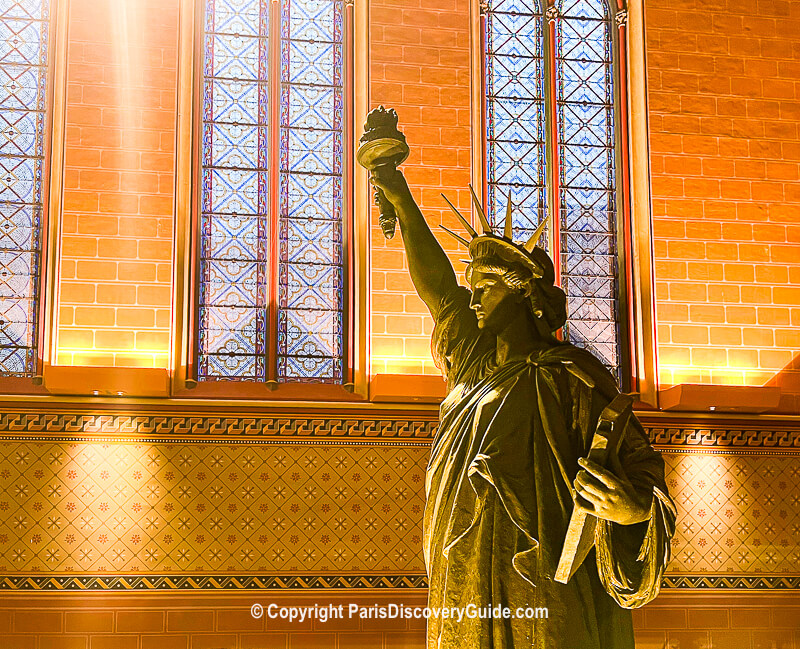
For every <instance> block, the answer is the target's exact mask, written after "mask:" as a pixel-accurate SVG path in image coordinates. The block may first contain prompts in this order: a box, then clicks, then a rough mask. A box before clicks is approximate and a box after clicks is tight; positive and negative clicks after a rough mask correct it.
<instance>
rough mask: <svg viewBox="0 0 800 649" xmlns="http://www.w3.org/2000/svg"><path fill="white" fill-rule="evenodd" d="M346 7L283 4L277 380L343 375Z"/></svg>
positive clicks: (334, 2) (299, 0)
mask: <svg viewBox="0 0 800 649" xmlns="http://www.w3.org/2000/svg"><path fill="white" fill-rule="evenodd" d="M343 10H344V3H343V2H341V1H340V0H284V2H283V5H282V11H281V97H280V102H281V104H280V105H281V118H280V167H279V169H280V183H279V187H280V211H279V216H280V226H279V228H280V232H279V236H280V250H279V260H278V261H279V273H278V277H279V289H278V293H279V294H278V368H277V369H278V380H279V381H288V380H291V381H305V380H316V381H319V380H327V381H339V382H340V381H341V380H342V376H343V372H342V342H343V316H344V309H343V305H344V291H343V288H344V265H343V258H344V254H343V250H342V240H343V236H342V234H343V233H342V225H343V219H342V216H343V197H342V167H343V165H342V158H343V135H344V124H343V121H344V110H343V106H344V96H343V76H344V41H343V32H344V15H343Z"/></svg>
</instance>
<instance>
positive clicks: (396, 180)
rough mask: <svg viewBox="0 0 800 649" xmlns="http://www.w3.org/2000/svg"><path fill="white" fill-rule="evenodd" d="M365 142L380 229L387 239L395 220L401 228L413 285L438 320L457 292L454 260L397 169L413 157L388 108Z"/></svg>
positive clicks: (374, 117) (378, 112)
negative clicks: (442, 306) (448, 299)
mask: <svg viewBox="0 0 800 649" xmlns="http://www.w3.org/2000/svg"><path fill="white" fill-rule="evenodd" d="M364 129H365V133H364V136H363V137H362V138H361V142H362V145H361V147H360V149H359V156H358V158H359V162H360V163H361V164H362V165H363V166H365V167H366V168H367V169H369V170H370V182H371V183H372V185H373V186H374V187H375V191H376V199H377V202H378V205H379V207H380V208H381V227H382V228H383V232H384V234H385V235H386V237H387V238H391V236H392V235H393V234H394V219H395V217H396V218H397V220H398V221H399V222H400V231H401V232H402V235H403V245H404V247H405V250H406V256H407V257H408V267H409V271H410V274H411V281H412V282H413V283H414V287H415V288H416V290H417V293H418V294H419V296H420V298H421V299H422V301H423V302H425V304H426V305H427V307H428V310H429V311H430V312H431V315H433V317H434V318H436V316H437V311H438V309H439V305H440V304H441V300H442V298H443V297H444V296H445V295H447V294H448V292H450V291H452V290H453V289H455V288H456V286H457V282H456V275H455V272H454V271H453V266H452V265H451V264H450V260H449V259H448V258H447V255H446V254H445V253H444V250H442V247H441V246H440V245H439V242H438V241H437V240H436V237H434V236H433V233H432V232H431V229H430V227H428V224H427V223H426V222H425V218H424V217H423V216H422V212H421V211H420V209H419V206H418V205H417V203H416V201H415V200H414V197H413V196H412V195H411V190H410V189H409V187H408V183H407V182H406V179H405V176H403V173H402V172H401V171H399V170H398V169H397V165H398V164H399V163H400V162H402V161H403V160H404V159H405V158H406V157H407V155H408V147H407V146H406V143H405V138H404V137H403V135H402V134H401V133H400V132H399V131H398V130H397V114H396V113H395V112H394V111H393V110H388V111H387V110H385V109H384V108H383V107H381V108H378V109H375V110H374V111H372V112H371V113H370V114H369V115H368V116H367V123H366V124H365V127H364Z"/></svg>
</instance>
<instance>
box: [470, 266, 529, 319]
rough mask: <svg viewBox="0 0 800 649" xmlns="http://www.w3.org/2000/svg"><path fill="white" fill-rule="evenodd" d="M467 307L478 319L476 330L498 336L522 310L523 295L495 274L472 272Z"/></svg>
mask: <svg viewBox="0 0 800 649" xmlns="http://www.w3.org/2000/svg"><path fill="white" fill-rule="evenodd" d="M470 283H471V284H472V299H471V300H470V302H469V306H470V308H471V309H472V310H474V311H475V315H476V316H477V318H478V328H480V329H486V330H487V331H491V332H492V333H495V334H499V333H500V332H501V331H503V329H505V328H506V326H508V323H509V322H511V321H512V320H514V319H516V318H517V316H518V315H519V310H520V309H524V308H525V307H524V304H523V300H524V297H523V295H522V294H521V293H520V292H519V291H516V290H514V289H512V288H511V287H509V286H508V285H507V284H506V283H505V282H504V281H503V280H502V278H501V277H500V275H497V274H495V273H481V272H480V271H477V270H475V271H473V272H472V276H471V277H470Z"/></svg>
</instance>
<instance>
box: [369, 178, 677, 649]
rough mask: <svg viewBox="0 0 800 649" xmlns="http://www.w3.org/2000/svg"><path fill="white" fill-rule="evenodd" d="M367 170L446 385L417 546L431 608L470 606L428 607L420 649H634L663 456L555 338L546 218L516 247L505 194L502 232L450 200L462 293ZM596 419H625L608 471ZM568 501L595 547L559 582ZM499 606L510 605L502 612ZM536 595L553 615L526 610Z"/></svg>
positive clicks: (663, 555) (607, 387)
mask: <svg viewBox="0 0 800 649" xmlns="http://www.w3.org/2000/svg"><path fill="white" fill-rule="evenodd" d="M371 182H372V184H373V185H374V186H375V187H376V189H378V190H380V193H381V194H382V197H381V198H382V199H383V200H385V201H388V202H389V203H390V204H391V205H392V206H393V208H394V211H395V212H396V214H397V217H398V221H399V224H400V231H401V233H402V238H403V244H404V246H405V250H406V254H407V255H408V265H409V271H410V273H411V278H412V281H413V283H414V286H415V287H416V290H417V292H418V293H419V296H420V298H422V300H423V301H424V302H425V304H426V305H427V307H428V309H429V310H430V312H431V315H432V316H433V319H434V321H435V323H436V326H435V328H434V332H433V340H432V347H433V352H434V357H435V359H436V361H437V363H438V364H439V367H440V368H441V369H442V370H443V372H444V373H445V374H446V377H447V382H448V395H447V397H446V398H445V400H444V401H443V403H442V405H441V425H440V427H439V431H438V433H437V436H436V439H435V440H434V442H433V447H432V452H431V460H430V463H429V465H428V470H427V476H426V492H427V504H426V509H425V518H424V539H423V549H424V553H425V562H426V566H427V570H428V576H429V581H430V591H429V606H430V607H432V608H437V607H439V608H441V607H447V608H450V607H452V608H454V609H461V610H462V611H464V610H466V611H467V613H466V614H462V615H461V616H460V617H459V616H458V614H457V613H456V614H455V615H454V616H448V617H443V616H441V615H439V616H433V617H431V618H430V619H429V621H428V647H429V649H434V648H437V649H490V648H492V649H501V648H502V649H510V648H514V649H520V648H522V647H525V648H530V647H535V648H537V649H557V648H558V649H633V647H634V640H633V629H632V622H631V614H630V611H628V610H626V609H631V608H635V607H638V606H641V605H643V604H645V603H647V602H648V601H650V600H651V599H652V598H653V597H655V596H656V594H657V593H658V589H659V583H660V579H661V575H662V573H663V571H664V569H665V567H666V564H667V562H668V561H669V555H670V552H669V548H670V539H671V537H672V535H673V533H674V521H675V508H674V505H673V503H672V501H671V500H670V497H669V495H668V490H667V487H666V485H665V483H664V465H663V460H662V458H661V456H660V454H659V453H658V452H656V451H655V450H654V449H653V448H652V447H651V446H650V444H649V442H648V440H647V438H646V435H645V433H644V431H643V429H642V427H641V425H640V424H639V422H638V421H637V420H636V418H635V417H634V416H631V415H630V408H629V407H627V409H626V407H625V404H624V403H622V407H618V406H619V403H620V397H619V391H618V389H617V386H616V383H615V381H614V379H613V377H612V375H611V374H610V373H609V372H608V370H606V368H605V367H604V366H603V365H602V364H601V363H600V361H599V360H597V359H596V358H595V357H594V356H593V355H592V354H591V353H589V352H587V351H584V350H581V349H579V348H577V347H575V346H574V345H572V344H569V343H566V342H562V341H560V340H558V338H557V337H556V336H555V335H554V332H556V331H557V330H558V329H560V328H561V327H562V326H563V325H564V323H565V321H566V315H567V314H566V297H565V295H564V292H563V291H562V290H561V289H560V288H558V287H556V286H554V272H553V262H552V261H551V259H550V258H549V256H548V255H547V253H546V252H545V251H544V250H543V249H542V248H540V247H537V246H536V245H535V244H536V242H537V240H538V238H539V236H540V235H541V232H542V228H543V224H542V225H541V226H540V227H539V228H538V229H537V231H536V233H534V236H533V237H531V239H530V240H529V241H528V242H526V243H525V244H524V245H519V244H517V243H514V242H513V241H512V240H511V212H512V208H511V206H510V205H509V206H508V210H507V214H506V224H505V230H504V235H503V236H498V235H496V234H494V233H493V232H492V229H491V228H490V227H489V223H488V222H487V219H486V216H485V214H484V212H483V210H482V208H481V206H480V203H479V201H478V200H477V198H476V197H475V195H474V192H473V199H474V204H475V209H476V212H477V217H478V221H479V222H480V228H481V230H482V231H481V232H480V233H479V232H477V231H476V230H475V229H473V228H472V226H471V225H470V223H469V222H468V221H467V220H466V219H465V218H464V217H463V216H461V215H460V214H458V211H457V210H456V209H455V207H452V205H451V207H452V209H453V210H454V211H455V212H456V214H457V216H458V217H459V220H460V221H461V224H462V225H463V226H464V229H465V230H466V231H467V233H468V234H469V239H465V238H462V237H460V236H458V235H455V236H456V237H457V238H458V239H459V240H460V241H461V242H462V243H463V244H464V245H465V246H466V247H467V248H468V250H469V255H470V258H471V260H470V262H469V265H468V266H467V270H466V280H467V282H468V283H469V286H470V289H467V288H465V287H462V286H459V285H458V282H457V281H456V275H455V273H454V271H453V268H452V266H451V264H450V262H449V260H448V258H447V256H446V255H445V253H444V251H443V250H442V248H441V246H440V245H439V243H438V242H437V240H436V238H435V237H434V236H433V233H432V232H431V230H430V228H429V227H428V225H427V224H426V222H425V219H424V218H423V216H422V213H421V212H420V209H419V207H418V206H417V204H416V202H415V201H414V199H413V197H412V195H411V191H410V190H409V187H408V184H407V183H406V181H405V178H404V176H403V174H402V172H400V171H398V170H397V168H396V166H395V165H393V164H388V165H380V166H377V167H375V168H374V169H373V170H372V173H371ZM448 202H449V201H448ZM451 234H452V233H451ZM623 401H624V399H623ZM615 404H616V405H615ZM615 408H616V409H615ZM623 411H624V412H625V413H626V414H625V418H624V419H621V418H620V417H621V414H620V413H622V412H623ZM609 422H610V423H609ZM606 423H608V426H609V428H608V429H607V430H609V431H610V430H611V428H613V426H614V425H615V424H616V425H617V427H618V428H620V429H621V430H620V431H618V433H619V439H620V441H619V450H618V452H616V453H615V452H613V448H609V452H608V455H609V458H608V462H609V468H603V467H602V466H601V465H600V464H598V463H597V462H593V461H592V460H590V459H588V458H587V455H589V450H590V447H591V446H592V440H593V438H594V437H595V434H596V433H599V432H600V431H601V430H602V429H603V426H604V425H605V424H606ZM616 443H617V442H615V443H614V444H615V445H616ZM575 508H578V509H579V510H580V511H582V512H584V513H587V514H591V515H592V516H594V517H596V518H597V524H596V526H595V529H594V535H593V541H594V544H593V545H594V548H593V549H591V551H590V552H589V554H588V557H587V558H586V560H585V561H583V562H582V563H581V561H580V559H581V558H582V557H580V556H578V557H577V560H575V561H574V562H573V563H574V567H575V568H576V570H575V572H574V574H573V575H571V576H570V570H567V571H566V572H565V576H564V577H563V578H562V579H561V581H564V580H565V579H566V578H568V581H567V583H559V581H557V580H556V573H557V569H558V565H559V560H560V557H561V555H562V549H563V548H564V547H565V539H566V537H567V529H568V524H569V522H570V518H571V516H572V515H573V510H574V509H575ZM581 529H582V528H581ZM577 533H578V534H580V529H578V532H577ZM575 540H576V539H573V541H575ZM569 545H570V543H567V546H569ZM573 545H576V544H575V543H573ZM573 550H574V548H573ZM566 554H569V548H567V549H566V550H565V555H566ZM573 554H574V552H573ZM567 563H569V562H567ZM470 605H471V606H472V608H469V607H470ZM498 605H499V606H501V607H506V608H507V609H508V610H509V611H510V616H511V617H503V616H502V615H501V616H500V617H498V616H497V615H496V614H497V613H498V612H501V610H500V609H498V608H496V607H497V606H498ZM537 607H545V608H547V610H548V616H547V618H541V617H540V618H537V617H535V616H534V617H533V619H530V616H529V617H525V613H526V612H525V609H526V608H527V609H531V610H535V609H536V608H537ZM487 609H493V610H487ZM470 611H471V612H472V613H478V614H474V615H472V616H470V615H469V613H470ZM481 612H482V613H484V614H486V613H490V612H491V613H494V615H492V616H488V615H480V614H479V613H481ZM517 612H520V613H521V614H522V616H521V617H517V616H516V615H517Z"/></svg>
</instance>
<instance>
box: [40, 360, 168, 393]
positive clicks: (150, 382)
mask: <svg viewBox="0 0 800 649" xmlns="http://www.w3.org/2000/svg"><path fill="white" fill-rule="evenodd" d="M43 385H44V388H45V390H46V391H47V392H48V393H49V394H59V395H62V394H63V395H92V396H102V397H168V396H169V372H168V371H167V370H166V369H158V368H150V367H76V366H69V365H50V366H49V367H45V369H44V380H43Z"/></svg>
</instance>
